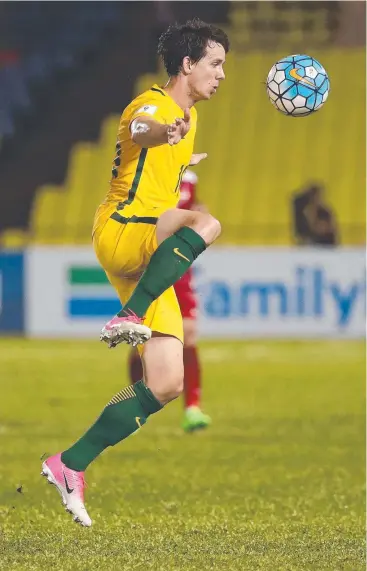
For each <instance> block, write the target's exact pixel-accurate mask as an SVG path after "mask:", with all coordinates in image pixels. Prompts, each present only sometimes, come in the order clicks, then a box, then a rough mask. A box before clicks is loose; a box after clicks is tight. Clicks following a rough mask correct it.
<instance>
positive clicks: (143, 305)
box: [118, 226, 206, 317]
mask: <svg viewBox="0 0 367 571" xmlns="http://www.w3.org/2000/svg"><path fill="white" fill-rule="evenodd" d="M205 249H206V244H205V241H204V240H203V238H202V237H201V236H200V235H199V234H198V233H197V232H195V230H193V229H192V228H189V227H187V226H184V227H183V228H180V230H178V231H177V232H176V233H175V234H173V235H172V236H170V237H169V238H166V240H164V241H163V242H162V243H161V244H160V245H159V246H158V248H157V250H156V251H155V252H154V254H153V256H152V257H151V259H150V262H149V264H148V266H147V268H146V270H145V272H144V274H143V275H142V277H141V278H140V280H139V283H138V285H137V286H136V288H135V290H134V292H133V294H132V296H131V297H130V299H129V300H128V301H127V302H126V304H125V305H124V307H123V309H122V310H121V311H120V313H119V314H118V315H119V316H120V317H125V316H126V315H128V314H129V312H133V313H134V314H136V315H137V316H138V317H143V316H144V315H145V313H146V311H147V309H148V308H149V306H150V305H151V304H152V303H153V301H154V300H156V299H157V298H158V297H159V296H160V295H162V293H163V292H164V291H166V289H168V288H169V287H170V286H172V285H173V284H174V283H176V282H177V281H178V280H179V279H180V278H181V277H182V276H183V275H184V273H185V272H186V271H187V270H188V269H189V267H190V266H191V264H192V263H193V262H194V260H196V258H197V257H198V256H199V255H200V254H201V253H202V252H204V250H205Z"/></svg>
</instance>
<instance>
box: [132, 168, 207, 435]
mask: <svg viewBox="0 0 367 571" xmlns="http://www.w3.org/2000/svg"><path fill="white" fill-rule="evenodd" d="M196 186H197V176H196V174H195V173H194V172H193V171H191V170H186V171H185V173H184V175H183V177H182V182H181V186H180V200H179V202H178V205H177V206H178V208H183V209H186V210H199V211H200V212H205V211H206V209H205V208H204V207H203V205H202V204H200V203H198V202H197V196H196V194H197V192H196ZM174 289H175V292H176V296H177V300H178V303H179V306H180V309H181V315H182V318H183V332H184V348H183V363H184V390H183V396H184V403H185V415H184V419H183V422H182V427H183V429H184V430H185V431H186V432H193V431H194V430H198V429H201V428H205V427H207V426H208V425H209V424H210V422H211V419H210V417H209V416H208V415H207V414H204V413H203V411H202V410H201V408H200V397H201V390H200V389H201V372H200V363H199V355H198V348H197V320H196V313H197V301H196V295H195V293H194V289H193V285H192V269H191V268H189V269H188V270H187V272H186V273H185V274H184V275H183V276H182V278H181V279H179V280H178V281H177V282H176V283H175V285H174ZM129 374H130V381H131V383H137V382H138V381H140V380H141V379H142V378H143V367H142V363H141V359H140V356H139V353H138V351H137V350H136V349H133V350H132V351H131V352H130V355H129Z"/></svg>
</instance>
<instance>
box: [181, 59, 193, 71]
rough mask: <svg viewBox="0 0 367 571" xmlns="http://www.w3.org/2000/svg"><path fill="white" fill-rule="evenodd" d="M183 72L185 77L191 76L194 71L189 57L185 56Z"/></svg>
mask: <svg viewBox="0 0 367 571" xmlns="http://www.w3.org/2000/svg"><path fill="white" fill-rule="evenodd" d="M182 71H183V73H184V74H185V75H190V73H191V71H192V61H191V59H190V58H189V56H185V57H184V58H183V60H182Z"/></svg>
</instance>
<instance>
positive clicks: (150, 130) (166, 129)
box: [130, 109, 190, 149]
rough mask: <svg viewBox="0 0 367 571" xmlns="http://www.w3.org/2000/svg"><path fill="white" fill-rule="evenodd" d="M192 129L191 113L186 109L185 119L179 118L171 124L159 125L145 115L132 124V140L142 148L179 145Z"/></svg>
mask: <svg viewBox="0 0 367 571" xmlns="http://www.w3.org/2000/svg"><path fill="white" fill-rule="evenodd" d="M189 129H190V111H189V109H185V111H184V117H183V118H177V119H175V121H174V122H173V123H171V124H168V125H166V124H163V123H159V122H158V121H156V120H155V119H153V118H152V117H146V116H145V115H143V116H141V117H137V118H136V119H134V121H133V122H132V123H131V126H130V132H131V138H132V140H133V141H134V143H136V144H137V145H139V146H140V147H143V148H146V149H148V148H150V147H158V146H159V145H165V144H167V143H168V144H169V145H177V144H178V143H179V142H180V141H181V140H182V139H183V138H184V137H185V135H186V134H187V133H188V131H189Z"/></svg>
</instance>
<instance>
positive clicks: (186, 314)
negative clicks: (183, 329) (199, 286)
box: [174, 268, 197, 319]
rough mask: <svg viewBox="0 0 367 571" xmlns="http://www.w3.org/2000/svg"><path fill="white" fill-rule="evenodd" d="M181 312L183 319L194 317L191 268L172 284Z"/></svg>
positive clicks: (194, 298)
mask: <svg viewBox="0 0 367 571" xmlns="http://www.w3.org/2000/svg"><path fill="white" fill-rule="evenodd" d="M174 288H175V292H176V295H177V299H178V303H179V305H180V309H181V314H182V317H183V318H184V319H196V317H197V314H196V309H197V301H196V295H195V292H194V288H193V285H192V269H191V268H190V269H189V270H188V271H187V272H186V274H184V275H183V276H182V278H181V279H180V280H178V282H176V283H175V285H174Z"/></svg>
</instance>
